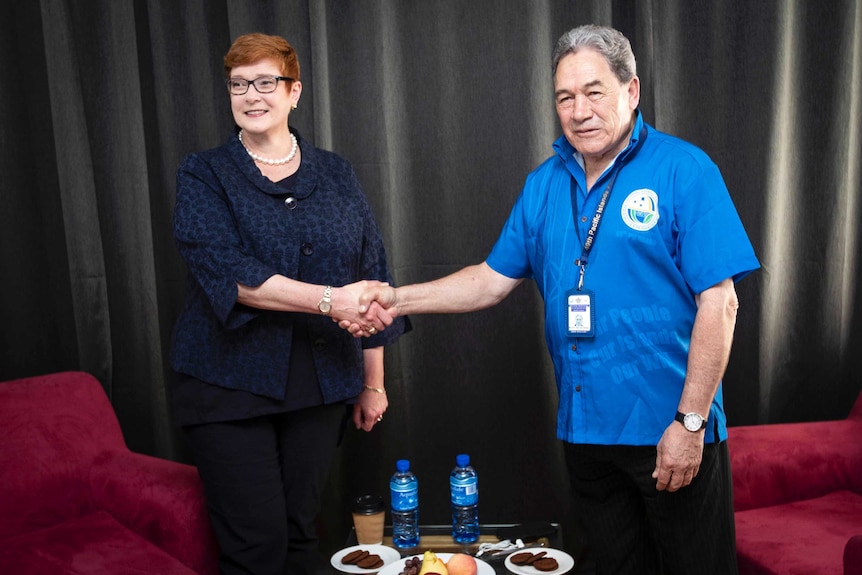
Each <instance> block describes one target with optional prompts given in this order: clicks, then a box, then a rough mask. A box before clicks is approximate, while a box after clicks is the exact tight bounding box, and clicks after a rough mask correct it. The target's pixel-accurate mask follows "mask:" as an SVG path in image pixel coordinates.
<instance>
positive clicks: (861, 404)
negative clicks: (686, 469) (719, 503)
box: [728, 393, 862, 575]
mask: <svg viewBox="0 0 862 575" xmlns="http://www.w3.org/2000/svg"><path fill="white" fill-rule="evenodd" d="M728 447H729V449H730V460H731V469H732V473H733V490H734V493H733V499H734V509H735V511H736V542H737V554H738V558H739V572H740V575H760V574H774V575H779V574H781V575H793V574H798V575H803V574H804V575H849V574H853V575H862V393H860V395H859V397H858V398H857V400H856V404H855V406H854V407H853V410H852V411H851V413H850V415H849V416H848V417H847V419H843V420H836V421H818V422H810V423H783V424H770V425H751V426H738V427H730V428H729V429H728ZM857 535H858V536H859V539H860V541H859V542H858V543H853V542H852V541H851V539H853V538H855V536H857ZM856 545H859V547H856Z"/></svg>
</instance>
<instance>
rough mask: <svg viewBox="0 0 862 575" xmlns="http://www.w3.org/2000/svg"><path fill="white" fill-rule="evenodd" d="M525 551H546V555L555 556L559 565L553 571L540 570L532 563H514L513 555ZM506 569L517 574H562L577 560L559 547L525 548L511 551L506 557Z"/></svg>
mask: <svg viewBox="0 0 862 575" xmlns="http://www.w3.org/2000/svg"><path fill="white" fill-rule="evenodd" d="M524 551H529V552H531V553H538V552H539V551H546V552H547V553H546V554H545V557H553V558H554V559H556V560H557V563H559V567H557V568H556V569H554V570H553V571H539V570H538V569H536V568H535V567H533V566H532V565H515V564H514V563H512V556H513V555H517V554H518V553H523V552H524ZM505 564H506V569H508V570H509V571H511V572H512V573H515V574H516V575H560V574H561V573H566V572H568V571H569V570H571V568H572V567H574V566H575V560H574V559H573V558H572V556H571V555H569V554H568V553H566V552H565V551H560V550H559V549H547V548H545V547H542V548H539V547H537V548H535V549H523V550H518V551H514V552H512V553H510V554H509V555H508V556H507V557H506V561H505Z"/></svg>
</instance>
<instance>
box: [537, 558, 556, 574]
mask: <svg viewBox="0 0 862 575" xmlns="http://www.w3.org/2000/svg"><path fill="white" fill-rule="evenodd" d="M559 566H560V564H559V563H557V560H556V559H554V558H553V557H542V558H541V559H536V560H535V561H533V567H535V568H536V569H538V570H539V571H554V570H555V569H557V568H558V567H559Z"/></svg>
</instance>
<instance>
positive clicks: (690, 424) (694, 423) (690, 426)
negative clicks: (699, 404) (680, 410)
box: [682, 413, 703, 431]
mask: <svg viewBox="0 0 862 575" xmlns="http://www.w3.org/2000/svg"><path fill="white" fill-rule="evenodd" d="M682 424H683V425H684V426H685V428H686V429H687V430H689V431H700V429H701V428H702V427H703V418H702V417H701V416H699V415H698V414H696V413H686V414H685V417H684V418H683V420H682Z"/></svg>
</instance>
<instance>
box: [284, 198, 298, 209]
mask: <svg viewBox="0 0 862 575" xmlns="http://www.w3.org/2000/svg"><path fill="white" fill-rule="evenodd" d="M297 203H298V202H297V201H296V198H294V197H293V196H287V197H286V198H285V199H284V207H285V208H287V209H288V210H295V209H296V204H297Z"/></svg>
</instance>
